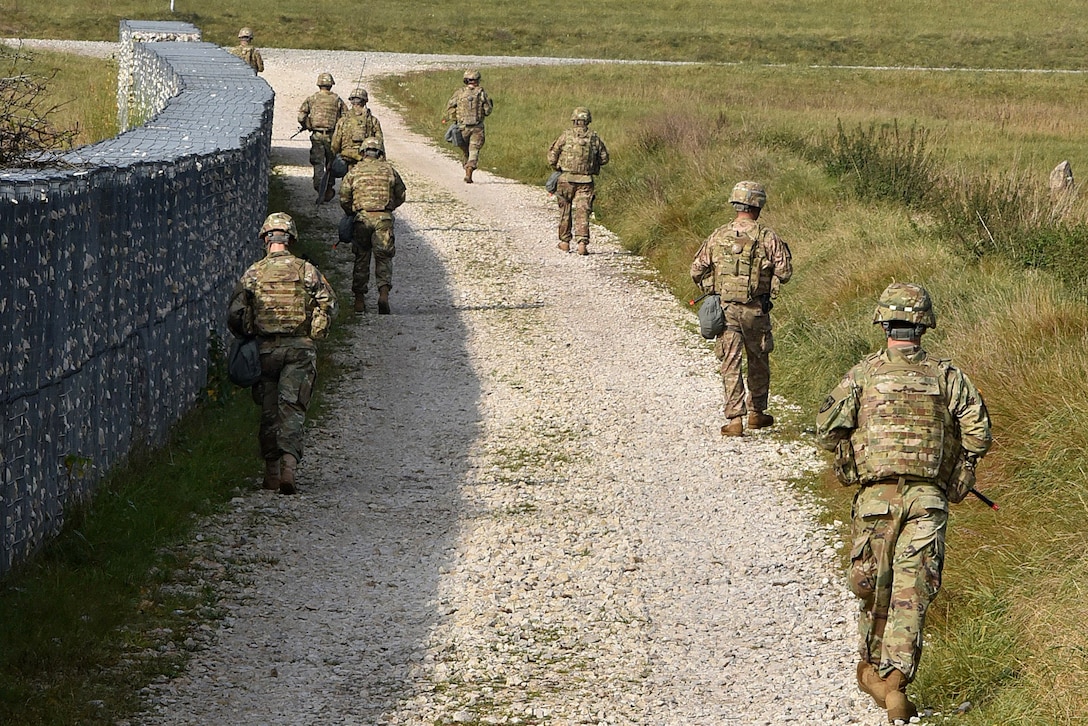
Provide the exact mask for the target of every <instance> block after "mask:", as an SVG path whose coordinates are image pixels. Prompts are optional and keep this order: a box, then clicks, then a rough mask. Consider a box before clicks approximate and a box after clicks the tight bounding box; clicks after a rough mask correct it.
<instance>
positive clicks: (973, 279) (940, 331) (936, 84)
mask: <svg viewBox="0 0 1088 726" xmlns="http://www.w3.org/2000/svg"><path fill="white" fill-rule="evenodd" d="M484 79H485V81H484V82H485V86H487V87H488V90H489V92H490V93H491V94H492V96H493V97H494V98H495V99H496V111H495V113H494V114H493V115H492V117H491V118H490V119H489V121H488V123H489V135H488V146H487V147H486V148H485V149H484V152H483V153H482V157H481V158H482V162H483V164H484V165H485V166H488V167H490V168H493V169H495V170H497V171H498V172H499V173H503V174H506V175H509V176H514V177H517V178H520V179H522V180H524V181H527V182H533V183H539V182H541V181H542V180H543V178H544V176H545V175H546V167H545V165H544V161H543V152H544V150H545V149H546V148H547V145H548V143H549V142H550V141H551V138H552V137H553V136H554V135H555V134H557V133H558V132H559V131H560V130H561V129H562V128H563V126H565V124H566V123H567V121H566V118H567V115H568V114H569V112H570V111H569V110H570V108H571V107H573V106H575V105H588V106H590V107H591V108H592V110H593V114H594V124H593V126H594V128H596V130H597V131H598V132H599V133H600V134H601V135H602V137H604V139H605V140H606V142H607V143H608V145H609V149H610V151H611V152H612V162H611V163H610V164H609V165H608V166H607V167H605V169H604V170H603V171H602V174H601V176H600V177H599V182H598V201H599V207H598V211H599V214H598V216H599V217H600V219H601V221H602V222H603V223H605V224H606V225H608V226H609V227H610V228H611V229H613V230H614V231H618V232H620V233H621V235H622V236H623V238H624V243H625V244H626V245H627V246H628V247H630V248H631V249H633V250H636V251H639V252H642V253H644V254H646V255H648V256H649V257H650V258H651V260H653V261H654V263H655V264H656V265H657V266H658V267H659V268H660V269H661V270H662V271H663V273H664V277H665V278H667V279H668V280H670V281H671V284H672V285H673V287H674V288H675V289H676V290H677V291H678V292H687V291H690V281H689V280H688V278H687V267H688V264H689V263H690V261H691V257H692V255H693V254H694V251H695V248H696V247H697V245H698V244H699V241H700V240H701V239H702V238H703V237H705V236H706V235H707V234H708V233H709V232H710V231H711V230H713V229H714V228H715V227H716V226H717V225H720V224H723V223H725V222H727V221H728V220H729V219H731V217H732V214H731V212H730V210H729V209H728V207H727V204H726V200H727V198H728V194H729V190H730V189H731V187H732V185H733V183H735V182H736V181H738V180H740V179H744V178H754V179H758V180H760V181H763V182H764V183H766V184H767V185H768V194H769V203H768V206H767V208H766V210H765V213H764V216H763V217H762V218H761V221H765V222H766V223H767V224H769V225H770V226H772V227H774V228H775V229H776V230H777V231H778V232H779V233H780V234H781V235H782V236H783V237H784V238H785V239H786V240H787V241H788V242H789V243H790V245H791V247H792V250H793V254H794V264H795V270H796V271H795V276H794V279H793V281H791V283H790V284H789V285H787V286H785V287H784V288H783V290H782V293H781V296H780V298H779V300H778V302H777V304H776V306H775V319H776V330H775V335H776V339H777V340H776V352H775V354H774V356H772V364H773V366H774V374H773V379H772V389H773V390H774V391H776V392H778V393H782V394H784V395H787V396H788V397H789V398H791V399H792V400H793V401H795V402H797V403H799V404H801V405H802V406H803V407H804V408H805V409H806V410H808V411H810V412H812V411H815V409H816V407H817V406H818V404H819V402H820V401H821V400H822V398H823V397H824V396H825V395H826V392H827V391H828V390H829V389H830V388H831V387H833V386H834V385H835V384H836V383H837V382H838V379H839V378H840V377H841V376H842V374H843V373H844V372H845V371H846V370H847V369H848V368H849V367H850V366H851V365H853V364H854V363H855V362H856V361H857V360H858V359H859V358H860V357H861V356H862V355H864V354H866V353H868V352H870V351H872V350H875V349H877V348H878V347H879V346H880V345H881V338H880V335H879V334H878V331H877V330H876V329H875V328H874V326H873V325H872V322H871V321H872V315H873V309H874V305H875V300H876V298H877V296H878V295H879V293H880V291H881V290H882V289H883V287H884V286H886V285H887V283H888V282H890V281H892V280H913V281H918V282H921V283H923V284H925V285H926V286H927V287H928V288H929V289H930V291H931V292H932V294H933V296H934V299H935V300H936V304H937V314H938V327H937V328H936V329H935V330H933V331H931V332H930V333H928V334H927V335H926V341H925V342H926V345H927V348H929V349H930V350H931V351H932V352H933V353H934V354H936V355H939V356H942V357H951V358H953V359H954V362H955V363H956V364H957V365H959V366H961V367H962V368H963V369H964V370H966V371H968V373H969V374H970V375H971V377H972V378H973V380H974V381H975V382H976V383H977V384H978V385H979V387H980V388H981V390H982V391H983V393H984V395H985V396H986V400H987V403H988V405H989V407H990V410H991V413H992V415H993V417H994V423H995V437H996V444H995V446H994V449H993V451H992V453H991V454H990V456H988V457H987V458H986V460H985V461H984V462H983V464H982V466H981V467H980V487H981V488H982V489H983V490H985V491H988V492H989V493H990V494H991V495H992V496H993V497H994V498H996V499H997V500H998V501H999V502H1000V503H1001V505H1002V510H1001V511H1000V513H995V512H993V511H991V510H988V509H986V508H985V507H982V506H981V505H979V504H978V503H977V502H974V501H973V500H968V501H967V502H965V503H964V504H961V505H959V506H957V507H956V508H955V512H954V514H953V521H952V525H951V528H950V534H949V541H948V551H949V557H948V561H947V565H946V570H945V588H944V590H943V591H942V594H941V596H940V597H939V598H938V600H937V602H936V603H935V604H934V606H933V608H932V610H931V616H930V619H929V621H928V627H927V631H928V632H927V635H926V640H927V649H926V654H925V656H924V659H923V663H922V668H921V675H920V677H919V679H918V681H917V682H916V683H915V684H914V686H913V690H914V692H915V693H916V694H917V695H918V696H919V700H920V701H921V702H922V703H924V704H926V705H930V706H934V707H936V708H938V709H940V710H942V711H944V712H945V713H949V712H951V711H954V710H955V709H956V707H957V706H959V704H960V703H962V702H963V701H965V700H969V701H971V702H972V704H973V707H972V709H971V710H970V711H968V712H967V713H966V714H964V715H962V716H957V721H958V722H959V723H963V724H965V725H968V726H982V725H992V724H995V723H1002V724H1006V723H1008V724H1025V725H1026V724H1032V725H1033V726H1047V725H1049V724H1071V723H1080V722H1081V721H1083V720H1084V719H1085V718H1088V708H1085V706H1084V705H1083V704H1082V703H1081V701H1080V700H1079V698H1078V697H1077V696H1076V683H1077V682H1078V681H1079V680H1080V678H1081V677H1082V676H1083V675H1085V673H1086V672H1088V660H1086V657H1085V654H1086V653H1088V631H1085V630H1084V629H1083V628H1080V627H1077V626H1074V625H1071V624H1075V623H1079V622H1081V621H1082V620H1083V619H1084V618H1085V617H1088V612H1086V611H1088V605H1085V602H1086V601H1085V600H1084V598H1082V597H1081V596H1080V592H1079V587H1080V585H1079V583H1080V582H1081V581H1082V579H1083V577H1084V575H1085V574H1086V573H1085V564H1084V562H1085V560H1084V558H1083V556H1082V555H1081V554H1080V553H1081V550H1082V546H1081V545H1080V539H1081V538H1082V537H1083V535H1082V531H1083V523H1084V521H1085V514H1086V512H1085V510H1086V509H1088V482H1086V479H1085V471H1086V469H1088V434H1085V433H1084V432H1088V308H1086V306H1085V305H1084V304H1083V303H1084V300H1083V293H1081V292H1080V290H1082V289H1083V283H1084V281H1085V280H1086V279H1088V270H1085V269H1084V268H1083V266H1082V265H1083V263H1082V262H1081V259H1083V258H1084V255H1083V254H1079V253H1078V252H1077V247H1076V245H1077V241H1078V240H1079V239H1081V238H1082V237H1081V235H1082V234H1083V230H1084V219H1085V217H1084V211H1083V209H1082V208H1081V206H1080V202H1079V201H1078V202H1076V203H1075V204H1073V205H1068V204H1067V205H1065V206H1063V207H1061V208H1058V207H1055V206H1054V205H1053V204H1052V200H1050V199H1049V197H1048V192H1047V176H1048V174H1049V171H1050V169H1051V168H1052V167H1053V166H1054V165H1055V164H1056V163H1057V162H1058V161H1061V160H1062V159H1065V158H1068V159H1070V160H1071V161H1072V164H1073V167H1074V170H1080V169H1081V168H1082V166H1083V167H1084V168H1085V170H1086V171H1088V158H1085V156H1084V153H1083V151H1082V150H1079V149H1077V148H1075V147H1076V146H1077V144H1078V139H1079V138H1080V129H1079V126H1078V124H1077V123H1075V122H1074V120H1075V119H1076V118H1077V117H1078V114H1079V107H1080V104H1081V103H1082V102H1083V101H1084V100H1086V99H1084V98H1083V94H1084V89H1083V88H1081V86H1083V85H1084V84H1082V83H1081V82H1080V81H1079V80H1077V79H1060V78H1056V77H1041V76H1024V75H1016V76H1010V77H1000V76H995V75H981V74H979V75H975V74H958V75H954V76H948V75H943V76H941V75H936V74H916V73H904V74H876V73H872V72H865V71H826V70H825V71H814V70H812V69H783V68H779V69H767V70H765V69H752V68H729V69H713V68H697V67H689V68H660V67H649V68H646V67H643V68H630V67H628V68H598V67H583V68H580V69H517V70H512V69H485V71H484ZM1013 79H1015V81H1016V84H1015V85H1016V92H1015V93H1012V92H1011V91H1010V89H1011V88H1013V85H1014V84H1012V80H1013ZM456 82H457V79H456V76H454V75H453V74H452V73H451V74H442V73H438V74H432V75H414V76H409V77H407V78H403V79H398V80H397V81H396V82H391V83H388V84H386V85H385V86H384V87H383V88H382V91H383V92H384V93H386V94H390V95H392V96H394V97H395V98H396V99H397V101H398V102H400V103H401V104H403V106H404V108H405V111H406V113H407V114H408V116H409V118H410V119H412V120H413V122H414V124H415V126H416V128H418V129H419V130H422V131H425V132H427V133H430V134H432V135H433V136H435V137H436V139H437V137H438V135H439V134H440V132H441V127H440V126H439V125H438V124H437V123H436V122H435V119H436V118H437V116H436V114H437V113H438V112H439V110H440V108H441V104H442V102H443V101H444V100H445V98H446V96H447V95H448V90H449V88H451V87H453V86H455V85H456ZM995 97H998V98H1001V99H1002V101H1001V103H1002V104H1003V105H1002V108H1001V110H1000V112H998V113H995V112H994V108H993V104H992V103H991V102H992V100H993V98H995ZM905 98H909V99H916V98H917V99H924V100H923V101H921V102H919V103H918V104H917V105H914V104H909V103H907V102H905ZM542 99H546V100H547V102H546V103H545V102H544V101H542ZM905 107H910V108H911V111H912V113H911V114H910V115H909V116H907V115H904V114H903V111H904V108H905ZM987 140H990V143H987ZM829 141H830V143H829ZM836 145H837V146H836ZM821 149H822V150H823V152H824V153H823V154H822V155H821V154H819V153H814V152H815V151H820V150H821ZM829 150H830V151H831V152H833V154H832V155H831V156H828V154H827V153H826V152H827V151H829ZM829 158H834V159H837V160H838V161H837V162H836V163H838V167H837V168H836V167H834V166H833V167H832V168H831V169H830V170H829V169H828V164H827V162H828V159H829ZM889 169H890V170H891V171H890V172H889ZM860 170H864V173H865V175H867V180H865V181H863V182H862V183H860V184H859V181H858V180H860V179H861V175H860V174H859V171H860ZM889 174H891V175H892V176H894V177H896V178H895V180H894V183H889V184H888V186H886V187H881V186H880V184H881V183H885V182H887V181H888V180H887V179H885V178H884V177H886V176H887V175H889ZM927 190H928V191H927ZM979 218H981V219H982V220H984V221H985V223H986V224H985V228H986V229H988V230H989V234H986V232H985V231H984V230H983V227H982V224H981V222H980V221H979ZM972 219H973V220H975V221H974V222H973V223H972V222H971V220H972ZM991 237H992V239H991ZM803 428H804V427H803V426H802V429H803ZM800 433H801V435H804V431H803V430H802V431H800ZM821 487H822V489H821V491H823V493H824V495H825V497H826V499H827V502H828V506H829V518H836V519H839V520H843V521H845V520H848V518H849V499H850V494H851V492H850V491H849V490H846V489H843V488H841V487H839V486H838V485H837V484H834V483H833V482H832V481H831V480H830V477H825V478H824V479H823V480H822V484H821Z"/></svg>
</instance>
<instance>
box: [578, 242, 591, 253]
mask: <svg viewBox="0 0 1088 726" xmlns="http://www.w3.org/2000/svg"><path fill="white" fill-rule="evenodd" d="M588 246H589V243H587V242H586V241H584V240H578V254H580V255H588V254H589V250H588V249H586V248H587V247H588Z"/></svg>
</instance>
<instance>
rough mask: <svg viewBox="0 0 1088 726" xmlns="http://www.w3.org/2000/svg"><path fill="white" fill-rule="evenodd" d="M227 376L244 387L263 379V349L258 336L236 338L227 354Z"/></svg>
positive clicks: (237, 384)
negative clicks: (258, 342) (258, 341)
mask: <svg viewBox="0 0 1088 726" xmlns="http://www.w3.org/2000/svg"><path fill="white" fill-rule="evenodd" d="M227 377H228V378H230V382H231V383H233V384H234V385H236V386H241V387H242V388H249V387H250V386H253V385H256V384H257V383H258V382H259V381H260V380H261V349H260V346H259V345H258V344H257V339H256V338H235V339H234V342H232V343H231V344H230V353H229V354H228V355H227Z"/></svg>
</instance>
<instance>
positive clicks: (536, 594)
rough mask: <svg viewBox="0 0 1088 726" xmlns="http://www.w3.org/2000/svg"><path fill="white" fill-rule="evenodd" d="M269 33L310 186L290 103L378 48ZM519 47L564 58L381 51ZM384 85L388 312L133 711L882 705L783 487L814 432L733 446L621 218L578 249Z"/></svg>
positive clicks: (412, 716) (838, 718)
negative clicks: (279, 489) (867, 685)
mask: <svg viewBox="0 0 1088 726" xmlns="http://www.w3.org/2000/svg"><path fill="white" fill-rule="evenodd" d="M262 53H263V54H264V57H265V62H266V68H267V70H266V73H265V74H264V77H265V78H266V79H267V80H268V81H269V82H270V83H271V84H272V85H273V87H274V88H275V89H276V92H277V107H276V119H277V126H276V129H275V131H274V134H273V135H274V141H273V145H274V149H273V154H274V160H273V161H274V164H276V166H277V169H278V171H279V172H280V173H282V174H283V175H284V176H285V177H286V179H287V180H288V183H289V185H290V187H291V189H292V191H293V193H294V195H295V201H294V204H295V206H296V208H298V209H306V208H309V209H313V206H312V197H313V192H312V190H311V188H310V185H309V173H310V170H309V166H308V164H307V162H306V152H307V149H308V142H307V141H306V140H305V138H304V135H300V136H299V137H298V138H296V139H295V140H290V141H289V140H288V137H289V136H290V134H291V133H293V132H294V130H295V123H294V119H295V113H296V110H297V108H298V105H299V104H300V103H301V101H302V99H303V98H305V97H306V96H307V95H309V94H310V93H311V92H312V91H313V90H314V89H315V87H314V79H315V78H316V75H317V73H319V72H322V71H330V72H332V73H333V75H334V76H335V77H336V78H337V79H338V81H339V83H338V85H337V86H336V88H335V89H334V90H337V91H338V92H340V93H341V95H342V96H344V95H346V93H347V92H348V91H349V90H350V87H351V84H352V79H354V78H355V76H356V74H357V72H358V69H359V68H360V67H362V66H363V63H362V61H363V54H361V53H349V52H318V51H286V50H277V49H262ZM500 62H501V63H513V62H520V63H527V62H537V63H540V62H569V61H561V60H555V59H526V58H521V59H485V58H457V57H451V56H407V55H395V54H378V53H372V54H366V73H367V76H368V77H373V76H376V75H379V74H387V73H393V72H400V71H404V70H408V69H411V68H421V67H425V68H441V67H451V68H463V67H466V66H468V65H479V66H481V67H483V68H484V69H485V71H484V72H485V86H486V68H487V67H488V66H493V65H496V64H498V63H500ZM371 98H372V99H373V100H372V102H371V107H372V108H373V110H374V112H375V114H376V115H377V116H378V117H379V119H380V120H381V122H382V125H383V127H384V129H385V133H386V141H387V146H388V152H389V157H390V159H391V160H392V161H393V162H394V163H395V164H396V165H397V167H398V169H399V170H400V171H401V173H402V175H403V176H404V178H405V182H406V184H407V186H408V198H409V201H408V203H407V204H405V206H404V207H402V208H401V210H400V211H399V213H398V217H397V257H396V260H395V288H394V290H393V293H392V297H391V303H392V306H393V313H394V314H393V315H391V316H380V317H379V316H377V315H374V314H371V315H370V316H363V317H357V318H355V320H354V322H352V323H351V326H352V331H351V334H350V336H349V339H348V341H347V342H346V344H344V345H343V346H342V347H340V348H339V349H338V350H336V351H335V352H334V353H333V355H334V359H335V361H336V364H337V366H338V368H339V369H340V371H341V373H340V375H339V376H338V377H337V378H336V380H335V381H334V382H333V383H332V384H331V390H329V391H328V394H327V400H328V401H330V404H329V406H328V411H327V413H326V415H325V416H323V417H322V419H321V420H320V422H318V423H317V424H316V425H315V426H314V427H313V428H312V429H311V432H310V434H311V435H310V437H309V441H308V449H307V455H306V458H305V460H304V461H303V463H302V466H301V467H300V481H301V494H300V495H299V496H296V497H281V496H278V495H276V494H273V493H268V492H263V491H260V490H257V489H256V488H255V489H254V490H253V491H250V492H247V493H246V494H245V495H244V496H240V497H238V498H237V499H235V500H234V502H233V503H232V507H231V511H230V512H229V513H227V514H226V515H224V516H221V517H219V518H216V519H215V520H213V521H209V522H207V523H205V524H204V525H203V526H202V530H201V534H200V536H199V539H198V541H197V542H194V545H193V546H194V548H196V549H197V550H198V551H201V552H202V559H201V560H200V562H201V564H202V566H203V568H204V570H203V573H202V574H201V575H200V576H199V577H198V578H197V579H196V581H195V587H201V586H203V585H205V584H211V585H212V586H214V587H215V588H216V589H217V591H218V592H219V594H220V596H221V598H222V599H221V606H222V608H223V609H224V611H225V613H226V615H225V617H224V618H223V619H222V620H221V621H220V622H219V623H218V624H216V627H215V629H206V630H205V631H204V632H203V636H201V637H198V638H197V639H196V640H194V642H193V647H194V649H195V652H194V654H193V658H192V661H191V663H190V665H189V667H188V669H187V670H186V672H185V673H184V674H182V675H181V676H179V677H177V678H175V679H173V680H170V681H165V682H162V683H158V684H154V685H153V686H150V687H149V688H148V689H147V690H146V696H147V698H148V702H149V710H148V712H147V713H145V714H144V715H143V716H142V717H141V719H139V720H138V721H139V722H140V723H146V724H156V725H159V726H166V725H172V724H235V725H237V726H243V725H248V724H254V725H256V724H273V723H275V724H292V725H302V724H315V725H316V724H321V725H325V724H330V725H331V724H352V725H354V724H398V725H400V724H411V725H419V726H423V725H425V724H449V723H466V724H476V723H480V724H554V725H556V726H560V725H565V724H654V725H657V724H662V725H664V724H669V725H671V724H676V725H677V726H681V725H683V726H691V725H706V726H716V725H719V724H734V723H735V724H792V723H812V724H849V723H865V724H879V723H883V722H884V715H883V712H882V711H878V710H876V709H875V708H873V707H871V706H870V705H869V703H868V702H867V699H866V698H864V697H863V696H862V695H861V694H859V693H858V691H857V689H856V686H855V684H854V677H853V669H854V652H853V648H854V617H855V616H854V611H855V606H854V602H853V599H852V597H851V596H850V595H849V593H847V592H846V590H845V588H844V586H843V577H842V574H841V572H839V571H838V570H837V569H835V562H836V559H837V558H836V557H835V551H834V550H835V547H836V546H837V543H835V544H830V543H829V537H830V538H831V540H830V541H831V542H833V541H834V536H833V533H832V532H830V531H828V530H821V528H820V527H819V526H818V525H817V524H816V522H815V516H816V508H815V506H814V505H813V504H812V503H811V502H808V501H806V500H805V499H804V498H803V497H800V496H799V495H798V494H797V493H796V492H795V491H793V490H792V489H791V488H790V487H789V486H788V484H787V483H786V482H787V480H788V479H789V478H790V477H792V476H795V475H797V474H798V473H801V472H804V471H809V470H811V469H813V468H814V467H816V466H817V465H818V462H817V461H816V459H815V457H814V456H813V455H812V453H811V446H810V445H808V444H804V443H797V442H791V441H785V440H781V439H778V438H776V437H775V436H774V434H773V433H770V432H759V433H758V434H757V435H749V436H745V437H744V438H743V439H742V440H735V439H726V440H723V439H722V437H721V436H720V435H719V434H718V427H719V426H720V424H721V421H720V416H721V413H720V411H721V389H720V385H721V384H720V380H719V378H718V376H717V364H716V361H715V360H714V358H713V356H712V355H711V354H710V352H709V349H708V347H707V346H705V345H704V344H703V342H702V340H701V339H700V338H699V337H698V335H697V333H694V332H692V331H693V328H692V322H693V318H694V316H693V315H692V314H691V313H690V312H688V311H686V310H682V309H681V308H680V306H678V305H677V304H676V301H675V300H674V299H673V298H672V297H671V296H670V295H669V294H668V293H667V291H666V290H665V289H664V288H663V287H662V286H661V285H660V284H658V283H656V282H655V281H654V279H653V275H652V274H651V273H650V272H649V271H648V270H647V269H646V268H645V267H644V266H643V263H642V261H641V260H640V259H638V258H635V257H632V256H630V255H627V254H625V253H624V252H623V251H622V248H621V247H620V245H618V244H617V243H616V241H615V239H614V238H612V237H611V236H610V235H609V234H608V232H607V231H606V230H604V229H595V230H594V235H595V237H594V241H593V244H592V245H591V248H590V249H591V251H592V254H591V255H590V256H588V257H578V256H576V255H565V254H562V253H560V252H559V251H558V250H556V249H555V240H554V239H553V238H554V226H555V221H556V216H557V212H556V209H555V206H554V203H552V202H550V200H549V199H548V197H547V195H546V193H545V192H544V191H543V189H541V188H532V187H526V186H523V185H520V184H516V183H513V182H510V181H508V180H506V179H502V178H499V177H496V176H493V175H491V174H488V173H487V172H478V173H477V179H478V183H476V184H473V185H471V186H469V185H465V184H464V183H463V182H462V181H461V176H462V170H461V168H460V167H459V165H458V164H457V163H456V162H455V161H453V160H451V159H450V158H449V157H447V156H444V155H443V154H442V153H440V152H439V151H438V150H436V149H435V148H434V147H433V146H432V145H430V144H429V142H427V141H425V140H423V139H421V138H420V137H418V136H415V135H413V134H411V133H409V132H407V131H406V130H405V128H404V127H403V125H402V124H401V122H400V120H399V119H398V118H397V116H396V115H395V114H394V113H393V112H392V111H391V110H390V109H388V108H385V107H383V106H382V105H381V104H380V103H379V102H378V101H380V99H375V98H374V94H371ZM496 104H497V110H496V113H501V112H502V99H501V98H500V99H496ZM439 110H440V109H436V114H437V112H438V111H439ZM557 131H558V130H557ZM542 143H546V141H542ZM543 152H544V147H542V148H541V153H543ZM486 153H487V150H486V148H485V150H484V154H483V155H484V164H485V166H486V163H487V162H486ZM339 213H340V212H339V209H338V208H337V207H336V205H334V204H330V205H325V206H324V207H322V208H321V211H320V215H321V217H322V219H323V220H324V221H326V222H327V223H328V228H329V235H330V237H331V236H332V235H333V234H334V232H333V231H332V225H333V224H334V223H335V220H336V219H337V217H338V215H339ZM334 254H335V257H336V263H337V270H336V271H335V272H334V274H335V275H336V276H337V277H338V280H339V283H338V289H339V291H340V295H341V301H342V302H343V303H344V304H346V305H350V303H351V297H350V291H349V289H348V285H347V284H346V280H347V279H348V276H349V274H350V272H349V270H350V251H349V250H348V249H346V248H345V247H344V246H342V247H341V248H340V249H338V250H337V251H336V252H335V253H334ZM330 272H333V271H330ZM371 294H372V295H373V294H374V293H373V292H372V293H371ZM787 294H788V291H787ZM371 307H372V308H373V299H372V300H371ZM786 409H787V405H786V404H785V403H784V402H783V401H781V400H777V399H776V400H774V401H773V402H772V413H774V414H775V415H782V414H784V413H785V414H787V415H789V412H788V411H787V410H786ZM254 415H256V413H254ZM794 415H801V414H798V413H796V412H795V413H794ZM255 487H256V483H255Z"/></svg>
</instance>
